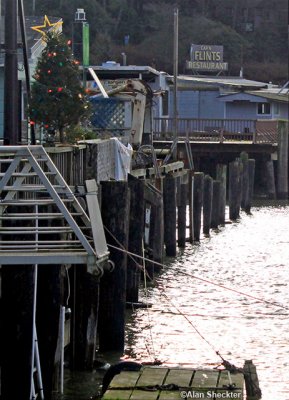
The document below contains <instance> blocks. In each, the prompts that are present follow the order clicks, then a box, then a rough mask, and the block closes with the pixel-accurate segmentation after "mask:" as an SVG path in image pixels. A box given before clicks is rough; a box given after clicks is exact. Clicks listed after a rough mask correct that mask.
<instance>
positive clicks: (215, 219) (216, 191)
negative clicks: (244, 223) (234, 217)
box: [211, 180, 221, 229]
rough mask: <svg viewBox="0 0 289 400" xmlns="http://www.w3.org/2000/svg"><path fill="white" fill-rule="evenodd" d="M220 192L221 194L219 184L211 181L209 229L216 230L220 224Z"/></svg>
mask: <svg viewBox="0 0 289 400" xmlns="http://www.w3.org/2000/svg"><path fill="white" fill-rule="evenodd" d="M220 192H221V182H220V181H215V180H214V181H213V201H212V203H213V205H212V221H211V228H213V229H217V228H218V226H219V224H220V220H219V217H220Z"/></svg>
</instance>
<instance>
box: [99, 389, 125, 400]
mask: <svg viewBox="0 0 289 400" xmlns="http://www.w3.org/2000/svg"><path fill="white" fill-rule="evenodd" d="M130 395H131V390H107V391H106V392H105V394H104V396H103V397H102V400H129V399H130Z"/></svg>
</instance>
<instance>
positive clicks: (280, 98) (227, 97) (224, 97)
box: [219, 88, 289, 103]
mask: <svg viewBox="0 0 289 400" xmlns="http://www.w3.org/2000/svg"><path fill="white" fill-rule="evenodd" d="M254 97H255V101H256V102H262V99H266V100H273V101H277V102H280V103H288V102H289V93H284V92H283V93H280V88H278V91H277V89H268V90H250V91H243V92H234V93H227V94H221V95H220V96H219V99H220V100H221V101H234V100H248V101H254ZM256 97H257V98H256Z"/></svg>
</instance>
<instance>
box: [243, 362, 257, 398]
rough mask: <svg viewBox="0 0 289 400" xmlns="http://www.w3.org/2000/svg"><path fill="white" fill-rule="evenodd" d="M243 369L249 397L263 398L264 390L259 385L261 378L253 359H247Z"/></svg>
mask: <svg viewBox="0 0 289 400" xmlns="http://www.w3.org/2000/svg"><path fill="white" fill-rule="evenodd" d="M243 370H244V377H245V385H246V395H247V398H248V399H250V400H259V399H261V398H262V392H261V389H260V386H259V379H258V375H257V370H256V366H255V365H254V364H253V361H252V360H245V363H244V368H243Z"/></svg>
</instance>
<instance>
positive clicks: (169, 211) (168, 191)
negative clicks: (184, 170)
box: [163, 175, 177, 257]
mask: <svg viewBox="0 0 289 400" xmlns="http://www.w3.org/2000/svg"><path fill="white" fill-rule="evenodd" d="M163 196H164V197H163V198H164V241H165V247H166V254H167V256H171V257H175V256H176V254H177V248H176V246H177V242H176V222H177V215H176V211H177V204H176V179H175V178H174V177H173V176H172V175H167V176H166V177H165V179H164V189H163Z"/></svg>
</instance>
